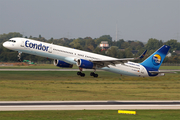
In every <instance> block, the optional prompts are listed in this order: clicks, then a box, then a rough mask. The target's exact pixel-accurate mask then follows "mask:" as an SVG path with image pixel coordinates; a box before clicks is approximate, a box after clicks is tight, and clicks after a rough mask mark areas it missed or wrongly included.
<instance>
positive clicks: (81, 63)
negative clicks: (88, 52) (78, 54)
mask: <svg viewBox="0 0 180 120" xmlns="http://www.w3.org/2000/svg"><path fill="white" fill-rule="evenodd" d="M76 64H77V66H79V67H81V68H86V69H93V68H94V67H95V66H94V64H93V63H92V62H91V61H88V60H84V59H77V62H76Z"/></svg>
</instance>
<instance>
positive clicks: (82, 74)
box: [77, 67, 98, 77]
mask: <svg viewBox="0 0 180 120" xmlns="http://www.w3.org/2000/svg"><path fill="white" fill-rule="evenodd" d="M79 70H80V72H77V75H80V76H81V77H84V76H85V74H84V73H82V68H81V67H79ZM95 71H96V70H94V72H91V73H90V76H93V77H98V74H96V73H95Z"/></svg>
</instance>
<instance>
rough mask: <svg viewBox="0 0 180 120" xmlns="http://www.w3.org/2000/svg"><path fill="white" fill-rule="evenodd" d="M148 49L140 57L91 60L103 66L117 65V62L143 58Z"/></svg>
mask: <svg viewBox="0 0 180 120" xmlns="http://www.w3.org/2000/svg"><path fill="white" fill-rule="evenodd" d="M146 52H147V50H145V51H144V52H143V53H142V54H141V55H140V56H139V57H137V58H122V59H114V60H91V62H93V63H95V64H97V65H99V66H101V67H108V65H114V66H115V65H116V64H124V63H126V62H128V61H132V60H138V59H142V58H143V57H144V56H145V54H146Z"/></svg>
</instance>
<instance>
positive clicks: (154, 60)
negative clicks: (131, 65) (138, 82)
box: [140, 45, 170, 71]
mask: <svg viewBox="0 0 180 120" xmlns="http://www.w3.org/2000/svg"><path fill="white" fill-rule="evenodd" d="M169 49H170V46H167V45H163V46H162V47H161V48H159V49H158V50H157V51H156V52H154V53H153V54H152V55H151V56H149V57H148V58H147V59H146V60H144V61H143V62H142V63H140V64H141V65H143V66H144V67H145V68H146V69H147V70H148V71H158V69H159V67H160V66H161V64H162V62H163V60H164V58H165V57H166V55H167V53H168V51H169Z"/></svg>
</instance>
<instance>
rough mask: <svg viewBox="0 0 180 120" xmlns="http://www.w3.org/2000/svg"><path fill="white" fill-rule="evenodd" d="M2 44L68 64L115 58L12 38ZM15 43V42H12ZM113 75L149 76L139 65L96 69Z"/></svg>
mask: <svg viewBox="0 0 180 120" xmlns="http://www.w3.org/2000/svg"><path fill="white" fill-rule="evenodd" d="M10 40H11V41H7V42H5V43H4V44H3V46H4V47H6V48H8V49H11V50H15V51H19V52H23V53H28V54H33V55H37V56H42V57H47V58H52V59H58V60H62V61H64V62H67V63H69V64H76V61H75V60H76V59H85V60H115V59H116V58H112V57H108V56H103V55H99V54H95V53H90V52H86V51H82V50H77V49H73V48H68V47H63V46H59V45H54V44H49V43H45V42H40V41H36V40H31V39H27V38H12V39H10ZM12 41H15V42H12ZM97 69H102V70H106V71H110V72H113V73H118V74H123V75H129V76H140V77H146V76H149V75H148V72H147V70H146V68H145V67H144V66H142V65H141V64H139V63H134V62H127V63H124V64H116V65H115V66H114V65H108V67H102V68H97Z"/></svg>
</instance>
